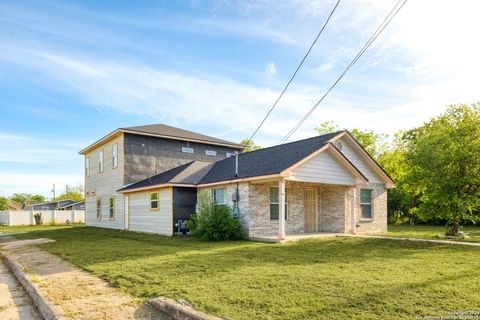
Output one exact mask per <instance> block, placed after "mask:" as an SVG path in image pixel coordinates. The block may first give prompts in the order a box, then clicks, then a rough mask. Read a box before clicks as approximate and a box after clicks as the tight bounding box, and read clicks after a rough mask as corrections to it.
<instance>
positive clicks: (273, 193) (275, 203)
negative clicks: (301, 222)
mask: <svg viewBox="0 0 480 320" xmlns="http://www.w3.org/2000/svg"><path fill="white" fill-rule="evenodd" d="M279 208H280V199H279V194H278V187H271V188H270V220H278V213H279ZM287 219H288V198H287V189H285V220H287Z"/></svg>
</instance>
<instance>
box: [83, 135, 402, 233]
mask: <svg viewBox="0 0 480 320" xmlns="http://www.w3.org/2000/svg"><path fill="white" fill-rule="evenodd" d="M176 130H181V129H176ZM128 134H130V133H128ZM123 135H125V133H123ZM176 138H178V136H176V137H171V139H176ZM162 139H164V138H163V137H162ZM184 139H185V138H184ZM211 139H213V138H211ZM184 141H185V140H184ZM204 143H206V142H204ZM98 147H101V148H104V146H97V150H98ZM224 147H225V146H224ZM229 147H230V148H232V150H231V151H239V150H240V149H241V146H239V145H235V144H233V143H230V145H229ZM144 148H145V149H150V148H151V147H149V146H147V145H145V146H144ZM158 148H161V146H159V147H158ZM157 150H158V152H157V153H155V155H154V158H157V157H162V151H161V150H159V149H157ZM97 152H98V151H97ZM124 152H125V151H124ZM179 154H180V155H181V153H179ZM190 155H192V157H190V158H189V159H188V161H187V159H186V158H185V157H183V158H182V161H183V163H182V164H180V165H177V166H170V167H169V168H166V169H164V170H158V171H157V172H156V173H155V174H149V173H150V172H152V171H151V170H152V168H151V166H152V165H153V164H154V163H155V164H156V166H155V168H157V167H158V164H157V163H158V162H162V160H161V158H159V159H157V160H154V159H153V158H149V161H150V162H149V164H147V165H145V164H146V160H140V159H138V160H137V162H136V163H137V164H139V165H140V164H142V165H145V167H144V168H143V170H145V171H147V172H148V173H147V174H145V175H144V177H143V179H138V180H137V181H136V182H132V181H131V180H128V181H129V183H124V185H123V186H122V187H120V188H118V189H116V190H115V193H114V194H113V195H109V196H108V197H110V198H109V199H110V200H107V201H108V206H105V205H104V204H103V202H104V201H105V200H104V199H105V198H104V197H99V196H98V195H97V196H96V197H92V196H91V197H90V198H91V199H90V200H88V198H87V224H89V225H98V226H106V227H109V228H121V229H127V230H134V231H144V232H153V233H158V234H163V235H169V236H171V235H173V234H174V232H175V230H176V227H177V226H178V225H179V220H185V219H187V218H188V217H189V216H190V215H191V214H194V212H195V206H196V200H197V195H198V193H199V192H202V191H206V192H208V193H209V194H211V195H212V197H213V198H214V199H215V201H216V202H217V203H220V204H228V205H230V206H231V207H232V208H234V212H235V214H237V215H238V216H239V220H240V223H241V225H242V228H243V231H244V234H245V236H246V237H248V238H256V237H268V236H275V237H276V236H278V237H279V238H281V239H283V238H285V236H286V235H289V234H303V233H316V232H335V233H379V232H385V231H386V228H387V189H388V188H393V181H392V179H391V178H390V177H389V176H388V175H387V174H386V173H385V172H384V171H383V169H382V168H381V167H380V166H379V165H378V164H377V163H376V162H375V161H374V160H373V159H372V157H371V156H370V155H369V154H368V153H367V152H366V151H365V150H364V149H363V148H362V147H361V146H360V144H359V143H358V142H357V141H356V140H355V139H354V138H353V136H352V135H351V134H350V133H348V131H341V132H336V133H331V134H326V135H322V136H316V137H313V138H309V139H304V140H299V141H295V142H291V143H287V144H282V145H278V146H274V147H270V148H264V149H260V150H256V151H252V152H246V153H241V154H238V155H234V156H224V157H223V159H211V160H210V159H208V158H207V159H206V157H204V156H203V153H201V154H197V156H195V154H194V153H193V154H190ZM137 156H140V155H139V153H137ZM175 156H177V155H175ZM130 157H131V156H130ZM99 159H102V161H105V160H103V158H99ZM168 159H169V162H168V163H169V164H171V163H173V162H174V161H173V159H172V157H169V158H168ZM208 160H210V161H208ZM212 160H213V161H212ZM112 161H113V160H112ZM124 166H126V167H127V166H128V164H124ZM138 171H140V168H137V173H138V174H137V175H136V177H138V176H140V172H138ZM124 179H125V178H124ZM102 184H103V185H104V187H102V188H104V189H105V188H106V187H108V186H109V181H108V180H105V179H102V178H97V183H96V185H95V186H94V185H93V184H91V185H90V186H91V188H94V189H95V188H97V189H98V188H99V186H101V185H102ZM117 185H118V183H117ZM112 193H113V191H112ZM117 198H120V199H122V200H123V203H120V205H121V208H118V209H117V207H118V204H117V202H116V199H117ZM89 203H90V205H89ZM95 204H97V206H95ZM105 209H107V210H105ZM88 212H90V214H88ZM119 212H121V216H120V219H118V218H119V215H118V213H119ZM105 213H106V214H105ZM89 216H91V218H88V217H89ZM105 218H107V219H105ZM116 219H117V220H116Z"/></svg>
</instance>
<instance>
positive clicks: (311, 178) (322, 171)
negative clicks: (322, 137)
mask: <svg viewBox="0 0 480 320" xmlns="http://www.w3.org/2000/svg"><path fill="white" fill-rule="evenodd" d="M288 179H289V180H296V181H304V182H316V183H329V184H348V185H353V184H355V177H354V176H353V175H352V174H351V173H350V172H349V171H348V170H347V169H345V168H344V166H343V165H342V164H340V163H339V162H338V161H337V160H336V159H335V158H333V156H332V155H331V153H330V151H328V150H327V151H324V152H321V153H320V154H318V155H316V156H315V157H313V158H312V159H310V160H308V161H307V162H305V163H304V164H302V165H301V166H300V167H298V168H296V169H295V170H294V171H293V172H292V174H291V176H290V177H289V178H288Z"/></svg>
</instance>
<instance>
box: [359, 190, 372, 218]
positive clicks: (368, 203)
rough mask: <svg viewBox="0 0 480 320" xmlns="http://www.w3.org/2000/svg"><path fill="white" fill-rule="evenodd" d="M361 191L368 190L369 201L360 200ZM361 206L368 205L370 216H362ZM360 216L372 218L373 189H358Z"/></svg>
mask: <svg viewBox="0 0 480 320" xmlns="http://www.w3.org/2000/svg"><path fill="white" fill-rule="evenodd" d="M362 191H368V192H370V202H362ZM363 206H370V217H364V216H363ZM360 216H361V218H362V219H367V220H371V219H373V190H372V189H360Z"/></svg>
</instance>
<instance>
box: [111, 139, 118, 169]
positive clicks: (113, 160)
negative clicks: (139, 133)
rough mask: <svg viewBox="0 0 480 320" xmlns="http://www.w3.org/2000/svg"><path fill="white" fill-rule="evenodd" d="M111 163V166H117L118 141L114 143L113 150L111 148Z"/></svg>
mask: <svg viewBox="0 0 480 320" xmlns="http://www.w3.org/2000/svg"><path fill="white" fill-rule="evenodd" d="M112 154H113V156H112V163H113V167H114V168H116V167H118V143H115V144H114V145H113V150H112Z"/></svg>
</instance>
